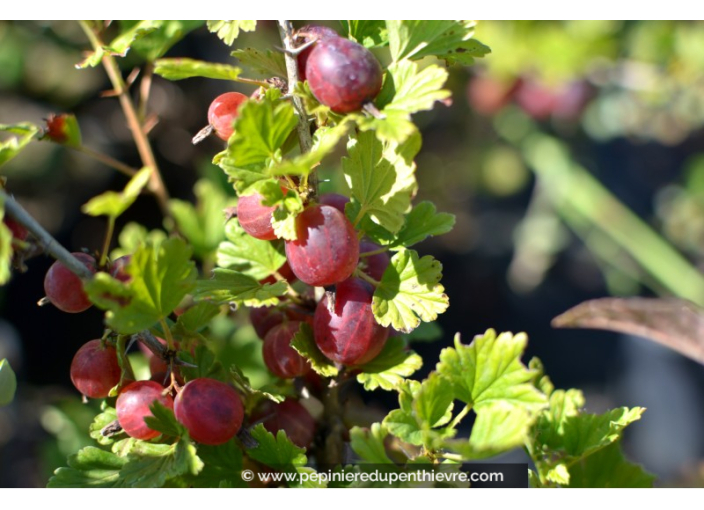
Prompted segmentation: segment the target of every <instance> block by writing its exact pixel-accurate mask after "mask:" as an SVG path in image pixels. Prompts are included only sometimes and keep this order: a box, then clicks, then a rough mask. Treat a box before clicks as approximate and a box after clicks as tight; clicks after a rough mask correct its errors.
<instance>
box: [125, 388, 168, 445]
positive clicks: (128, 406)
mask: <svg viewBox="0 0 704 510" xmlns="http://www.w3.org/2000/svg"><path fill="white" fill-rule="evenodd" d="M163 393H164V387H163V386H162V385H161V384H159V383H157V382H154V381H137V382H133V383H132V384H130V385H128V386H126V387H125V388H124V389H123V390H122V391H121V392H120V395H119V396H118V397H117V402H116V403H115V409H116V410H117V421H118V422H120V426H121V427H122V429H123V430H124V431H125V432H126V433H127V435H128V436H130V437H134V438H135V439H141V440H143V441H146V440H148V439H154V438H155V437H157V436H158V435H159V434H160V433H161V432H158V431H156V430H152V429H150V428H149V427H148V426H147V424H146V422H145V421H144V418H146V417H147V416H152V412H151V410H150V409H149V406H151V405H152V404H153V403H154V401H156V400H158V401H159V402H160V403H161V404H163V405H164V406H165V407H167V408H169V409H173V407H174V400H173V399H172V398H171V397H170V396H169V395H164V394H163Z"/></svg>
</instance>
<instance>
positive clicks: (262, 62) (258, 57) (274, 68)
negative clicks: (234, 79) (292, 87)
mask: <svg viewBox="0 0 704 510" xmlns="http://www.w3.org/2000/svg"><path fill="white" fill-rule="evenodd" d="M231 55H232V56H233V57H235V58H236V59H237V60H239V61H240V62H241V63H242V65H243V66H245V67H248V68H250V69H252V70H253V71H255V72H256V73H258V74H262V75H266V76H280V77H282V78H286V76H287V72H286V62H285V59H284V54H283V53H281V52H279V51H271V50H264V51H261V50H258V49H256V48H244V49H242V50H235V51H233V52H232V53H231Z"/></svg>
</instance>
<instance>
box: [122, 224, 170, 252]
mask: <svg viewBox="0 0 704 510" xmlns="http://www.w3.org/2000/svg"><path fill="white" fill-rule="evenodd" d="M166 237H167V236H166V232H164V231H163V230H158V229H154V230H151V231H147V229H146V228H144V227H143V226H142V225H140V224H139V223H135V222H130V223H128V224H127V225H125V226H124V228H123V229H122V231H121V232H120V235H119V236H118V237H117V239H118V241H119V243H120V246H119V247H118V248H115V249H114V250H112V251H111V252H110V258H111V259H112V260H115V259H117V258H118V257H122V256H124V255H131V254H133V253H134V252H135V251H136V250H137V248H139V246H140V245H142V244H150V245H152V246H154V248H155V249H158V248H159V246H160V245H161V243H162V242H164V241H165V240H166Z"/></svg>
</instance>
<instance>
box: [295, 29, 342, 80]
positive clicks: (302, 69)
mask: <svg viewBox="0 0 704 510" xmlns="http://www.w3.org/2000/svg"><path fill="white" fill-rule="evenodd" d="M339 36H340V35H339V34H338V33H337V32H335V31H334V30H333V29H332V28H329V27H324V26H321V25H306V26H304V27H301V28H300V29H299V30H298V31H297V32H296V37H297V38H298V39H299V40H300V41H301V44H305V43H307V42H309V41H312V40H313V39H315V40H316V41H321V40H323V39H327V38H328V37H339ZM315 45H316V44H312V45H311V46H308V47H307V48H306V49H305V50H303V51H302V52H300V53H299V54H298V78H299V79H300V80H301V81H306V65H307V63H308V57H310V54H311V52H312V51H313V48H315Z"/></svg>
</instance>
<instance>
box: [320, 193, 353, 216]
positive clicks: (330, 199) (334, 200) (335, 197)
mask: <svg viewBox="0 0 704 510" xmlns="http://www.w3.org/2000/svg"><path fill="white" fill-rule="evenodd" d="M349 201H350V199H349V198H347V197H346V196H345V195H340V194H339V193H324V194H322V195H320V203H321V204H324V205H331V206H333V207H334V208H335V209H337V210H338V211H340V212H341V213H342V214H345V206H346V205H347V204H348V203H349Z"/></svg>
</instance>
